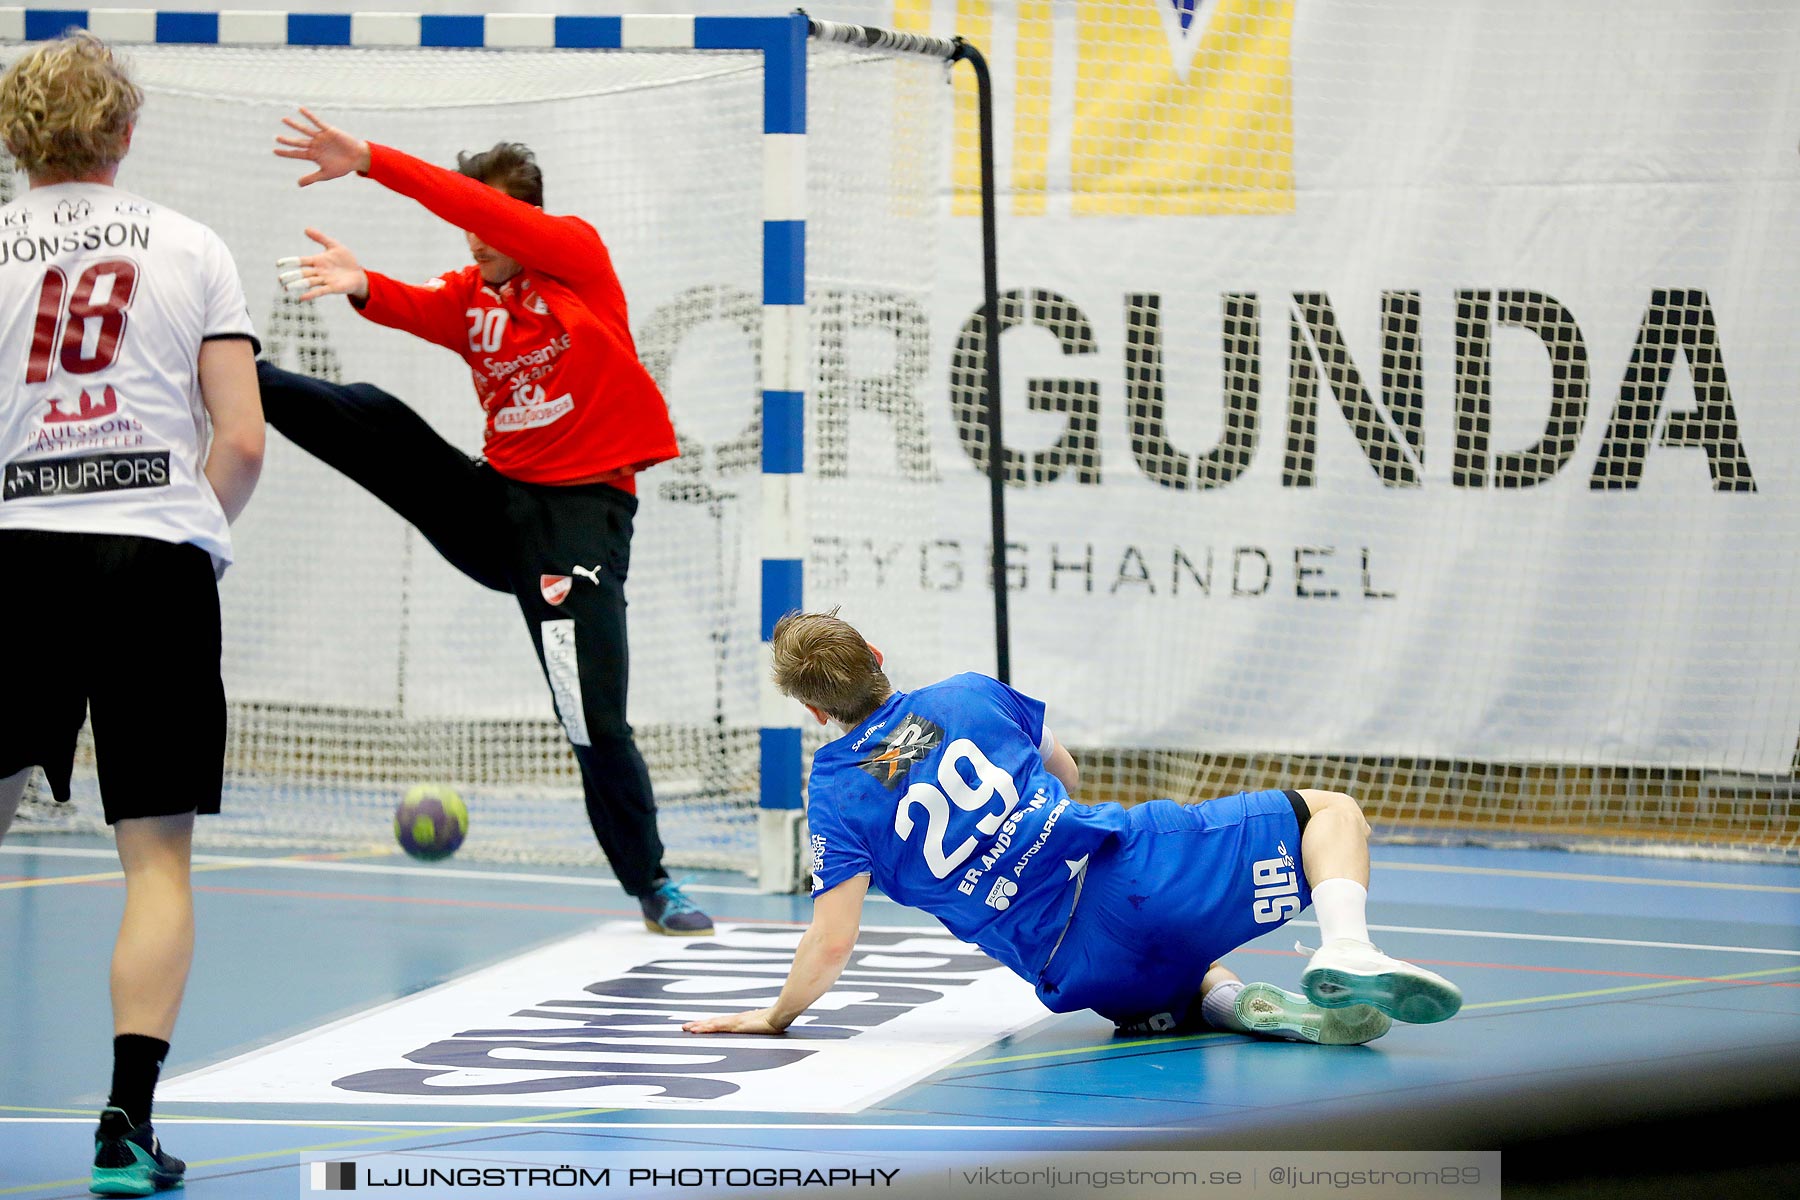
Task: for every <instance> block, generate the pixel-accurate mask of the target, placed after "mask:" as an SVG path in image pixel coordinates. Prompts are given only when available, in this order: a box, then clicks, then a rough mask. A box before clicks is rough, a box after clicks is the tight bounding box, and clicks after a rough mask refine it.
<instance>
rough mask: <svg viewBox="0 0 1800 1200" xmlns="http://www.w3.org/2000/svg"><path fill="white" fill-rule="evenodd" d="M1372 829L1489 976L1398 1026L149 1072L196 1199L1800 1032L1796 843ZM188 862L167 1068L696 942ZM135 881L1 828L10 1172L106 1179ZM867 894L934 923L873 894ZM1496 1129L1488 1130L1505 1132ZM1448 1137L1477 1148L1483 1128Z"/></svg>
mask: <svg viewBox="0 0 1800 1200" xmlns="http://www.w3.org/2000/svg"><path fill="white" fill-rule="evenodd" d="M1374 860H1375V861H1374V871H1373V883H1372V887H1371V902H1370V920H1371V924H1372V926H1373V928H1374V930H1375V936H1376V939H1377V941H1378V942H1379V943H1380V944H1381V945H1382V946H1383V948H1384V949H1386V950H1387V951H1388V952H1389V953H1392V954H1396V955H1399V956H1401V957H1405V958H1408V959H1411V960H1414V961H1416V962H1419V963H1421V964H1425V965H1428V966H1430V967H1432V968H1433V969H1435V970H1437V971H1439V972H1441V973H1443V974H1445V975H1448V976H1450V977H1451V978H1453V979H1454V980H1456V981H1457V982H1458V983H1459V984H1460V985H1461V986H1462V988H1463V990H1464V993H1465V995H1466V998H1467V1002H1466V1005H1465V1007H1464V1009H1463V1010H1462V1012H1461V1014H1460V1015H1458V1016H1457V1017H1456V1018H1455V1019H1453V1020H1452V1021H1450V1022H1447V1023H1445V1024H1442V1025H1435V1026H1405V1025H1396V1026H1395V1027H1394V1029H1393V1031H1392V1032H1391V1033H1390V1034H1389V1035H1388V1036H1387V1037H1385V1038H1383V1039H1381V1040H1380V1041H1377V1042H1375V1043H1373V1044H1371V1045H1369V1046H1366V1047H1354V1048H1329V1047H1316V1046H1310V1045H1301V1044H1293V1043H1277V1042H1266V1041H1257V1040H1253V1039H1251V1038H1248V1037H1241V1036H1235V1035H1228V1034H1219V1033H1213V1034H1204V1035H1198V1036H1171V1037H1165V1038H1158V1039H1127V1038H1118V1037H1114V1036H1113V1033H1112V1030H1111V1027H1110V1026H1109V1025H1108V1024H1107V1023H1106V1022H1104V1021H1102V1020H1101V1019H1099V1018H1098V1017H1095V1016H1093V1015H1091V1014H1086V1015H1082V1014H1075V1015H1065V1016H1055V1015H1051V1014H1048V1013H1043V1014H1042V1015H1041V1017H1036V1016H1033V1017H1032V1018H1031V1019H1029V1020H1027V1021H1026V1022H1024V1023H1023V1025H1022V1026H1021V1027H1020V1028H1018V1029H1017V1030H1016V1031H1014V1032H1010V1033H1007V1034H1005V1035H1004V1036H1000V1037H997V1038H994V1039H993V1040H991V1041H988V1042H985V1043H983V1044H981V1045H979V1047H978V1048H975V1049H973V1050H972V1051H970V1052H966V1053H962V1054H960V1056H959V1057H957V1058H956V1059H955V1060H954V1061H950V1062H948V1063H947V1064H945V1065H942V1066H939V1067H936V1068H934V1069H932V1070H931V1071H930V1073H929V1074H927V1075H926V1076H925V1077H923V1078H920V1079H917V1080H916V1081H913V1082H909V1083H907V1084H906V1085H905V1086H903V1087H901V1088H900V1089H899V1090H898V1091H894V1092H892V1094H887V1095H883V1096H880V1097H879V1098H877V1099H874V1100H873V1101H871V1102H869V1103H868V1104H866V1105H865V1106H862V1107H861V1108H860V1111H838V1112H835V1113H816V1112H815V1113H807V1112H803V1111H788V1112H781V1113H770V1112H756V1111H711V1110H704V1109H702V1110H692V1111H689V1110H668V1109H662V1110H657V1109H646V1108H644V1107H641V1106H640V1107H628V1106H621V1105H619V1104H617V1103H607V1102H606V1100H605V1099H604V1098H600V1097H596V1096H594V1095H592V1094H589V1095H582V1094H580V1093H579V1092H578V1091H577V1092H574V1093H570V1094H547V1095H544V1096H543V1097H542V1098H541V1100H537V1099H532V1100H527V1101H526V1102H524V1103H518V1102H514V1103H513V1104H511V1105H510V1106H508V1107H504V1108H501V1107H495V1106H492V1105H477V1104H469V1105H462V1104H456V1105H444V1104H442V1103H439V1104H436V1105H432V1106H425V1105H412V1106H408V1105H406V1104H404V1103H401V1104H396V1103H393V1102H391V1100H384V1101H383V1102H381V1103H370V1102H367V1101H366V1100H364V1099H363V1098H361V1097H359V1096H358V1095H357V1094H355V1093H353V1092H344V1093H342V1095H341V1096H340V1097H336V1098H334V1097H332V1096H325V1097H323V1099H320V1098H314V1097H307V1098H306V1099H305V1100H304V1101H290V1100H286V1099H283V1098H282V1097H280V1096H272V1097H270V1098H268V1099H264V1100H260V1101H258V1102H243V1101H239V1102H233V1103H222V1102H221V1103H201V1102H186V1101H176V1100H171V1099H168V1098H166V1097H165V1098H159V1100H158V1107H157V1114H156V1122H157V1128H158V1131H159V1133H160V1134H161V1135H162V1137H163V1139H164V1141H165V1142H166V1143H167V1144H168V1146H169V1149H170V1150H171V1151H173V1152H174V1153H176V1154H178V1155H180V1156H182V1157H184V1158H186V1159H187V1161H188V1163H189V1172H188V1182H187V1192H188V1194H189V1195H191V1196H194V1197H195V1198H196V1200H210V1198H214V1197H218V1198H225V1197H230V1198H233V1200H258V1198H261V1197H283V1198H287V1197H292V1196H295V1195H299V1194H302V1187H303V1182H302V1176H303V1172H304V1170H305V1168H304V1166H303V1165H302V1164H303V1163H304V1162H305V1161H306V1160H310V1159H321V1158H329V1159H345V1160H353V1159H356V1158H357V1157H359V1156H363V1155H372V1154H382V1153H391V1152H396V1151H406V1150H414V1149H418V1148H422V1147H429V1148H433V1149H435V1150H440V1151H443V1152H445V1153H452V1152H457V1151H462V1150H474V1151H480V1152H483V1153H490V1152H501V1151H505V1152H515V1153H519V1154H532V1153H544V1154H555V1155H564V1156H567V1155H581V1154H589V1153H596V1152H604V1153H606V1154H625V1153H633V1152H644V1153H650V1154H661V1155H667V1156H670V1157H672V1158H674V1159H679V1158H680V1157H681V1156H683V1155H689V1154H694V1153H698V1152H702V1151H720V1150H736V1151H744V1152H756V1151H780V1152H784V1153H792V1154H795V1155H798V1156H800V1157H801V1160H806V1159H808V1158H814V1159H816V1158H819V1157H821V1156H823V1157H824V1158H827V1159H831V1160H833V1161H836V1160H838V1159H840V1158H844V1157H845V1156H850V1155H853V1154H854V1153H857V1152H884V1153H897V1154H907V1155H932V1154H943V1153H947V1152H951V1151H957V1150H980V1151H995V1152H1017V1153H1020V1154H1025V1155H1029V1154H1030V1153H1031V1152H1033V1151H1043V1150H1046V1149H1052V1148H1054V1149H1059V1150H1081V1149H1106V1148H1115V1147H1121V1146H1126V1145H1131V1144H1137V1143H1139V1142H1141V1141H1142V1140H1143V1139H1145V1138H1146V1137H1152V1136H1161V1137H1163V1138H1165V1139H1175V1142H1173V1143H1170V1144H1207V1145H1213V1146H1231V1145H1234V1144H1240V1143H1241V1144H1245V1145H1249V1144H1253V1143H1254V1142H1255V1136H1256V1134H1257V1133H1258V1131H1262V1133H1263V1135H1264V1137H1265V1140H1266V1138H1267V1131H1268V1130H1270V1129H1272V1128H1273V1129H1304V1128H1306V1127H1307V1126H1306V1123H1307V1122H1308V1121H1309V1120H1313V1123H1314V1125H1315V1126H1316V1125H1317V1124H1318V1121H1317V1119H1318V1118H1330V1117H1334V1116H1336V1117H1339V1118H1341V1121H1342V1123H1341V1124H1340V1125H1339V1128H1340V1129H1341V1130H1342V1131H1343V1132H1342V1134H1341V1137H1340V1138H1339V1139H1338V1140H1339V1142H1340V1143H1341V1144H1342V1145H1344V1146H1348V1147H1354V1146H1357V1145H1359V1144H1362V1143H1360V1142H1358V1141H1357V1140H1354V1139H1357V1138H1370V1137H1373V1138H1375V1139H1376V1140H1382V1139H1381V1137H1380V1135H1379V1134H1370V1133H1369V1132H1368V1129H1369V1126H1368V1124H1367V1123H1366V1122H1365V1123H1364V1125H1362V1126H1357V1125H1356V1124H1355V1122H1354V1120H1353V1119H1352V1118H1354V1117H1355V1115H1356V1114H1365V1115H1366V1114H1383V1120H1384V1121H1387V1122H1390V1123H1391V1122H1399V1123H1400V1124H1405V1123H1406V1122H1407V1120H1408V1117H1407V1114H1409V1113H1410V1114H1421V1115H1423V1114H1442V1113H1444V1112H1447V1111H1452V1110H1456V1109H1463V1110H1470V1109H1471V1107H1472V1106H1473V1107H1474V1108H1479V1106H1480V1105H1481V1104H1482V1103H1483V1102H1484V1101H1486V1100H1492V1099H1494V1098H1502V1097H1512V1096H1517V1095H1519V1094H1521V1093H1523V1094H1526V1095H1530V1094H1532V1092H1533V1089H1537V1090H1539V1091H1540V1092H1542V1093H1543V1094H1549V1093H1550V1091H1551V1090H1553V1089H1556V1088H1557V1087H1558V1086H1559V1085H1561V1084H1565V1083H1569V1082H1576V1083H1579V1082H1582V1081H1590V1080H1594V1079H1606V1078H1616V1079H1635V1078H1644V1077H1646V1073H1647V1077H1649V1078H1653V1079H1662V1080H1665V1081H1668V1082H1669V1085H1670V1087H1671V1088H1672V1089H1673V1090H1675V1091H1680V1090H1682V1088H1683V1086H1684V1085H1682V1084H1681V1083H1680V1080H1682V1079H1685V1078H1688V1077H1689V1076H1690V1075H1691V1076H1692V1077H1693V1078H1707V1077H1708V1075H1707V1073H1708V1070H1709V1067H1719V1066H1721V1065H1724V1066H1729V1065H1730V1064H1733V1063H1741V1062H1743V1061H1744V1060H1746V1058H1748V1059H1750V1060H1757V1059H1764V1060H1768V1061H1779V1060H1781V1059H1782V1058H1783V1057H1784V1056H1786V1057H1788V1058H1790V1059H1791V1057H1792V1056H1793V1055H1794V1053H1795V1052H1796V1049H1800V869H1797V868H1795V867H1793V866H1787V865H1769V864H1746V863H1720V862H1710V861H1695V860H1672V859H1657V858H1637V857H1627V856H1613V855H1588V854H1576V853H1563V852H1555V851H1542V850H1528V849H1521V850H1487V849H1477V848H1438V847H1418V846H1390V845H1378V846H1377V847H1376V848H1375V851H1374ZM196 861H197V870H196V874H195V887H196V892H197V905H198V913H197V916H198V925H199V942H198V952H197V958H196V963H195V967H194V971H193V975H192V977H191V980H190V983H189V986H188V991H187V998H186V1003H185V1006H184V1009H183V1012H182V1016H181V1021H180V1025H179V1027H178V1028H177V1030H176V1034H175V1038H174V1042H173V1048H172V1051H171V1057H170V1060H169V1062H168V1063H167V1065H166V1067H165V1069H164V1074H163V1079H164V1081H165V1087H169V1086H171V1084H170V1081H172V1080H178V1079H180V1078H181V1077H183V1076H186V1075H189V1074H191V1073H193V1072H196V1071H199V1070H201V1069H203V1068H207V1067H210V1066H213V1065H215V1064H222V1063H231V1062H233V1061H235V1060H238V1059H240V1058H243V1057H245V1056H250V1055H255V1054H256V1053H257V1052H259V1051H261V1050H263V1049H265V1048H268V1047H271V1046H273V1045H276V1044H278V1043H281V1044H286V1043H288V1042H290V1041H292V1040H295V1039H298V1040H299V1041H300V1042H301V1043H302V1044H304V1041H305V1038H306V1037H307V1036H308V1035H310V1034H312V1033H314V1032H316V1031H320V1030H326V1029H329V1028H335V1027H338V1026H340V1025H341V1024H342V1023H344V1022H346V1021H347V1020H353V1019H355V1018H357V1017H358V1016H360V1015H364V1014H370V1013H379V1012H381V1011H385V1008H386V1006H392V1005H395V1004H396V1003H397V1002H403V1001H405V1000H406V999H407V998H409V997H416V996H419V995H420V994H422V993H425V992H427V991H428V990H430V989H441V988H444V987H445V986H446V985H454V984H455V983H456V982H457V981H459V980H463V979H465V978H467V977H470V976H472V975H475V974H476V973H478V972H482V971H487V970H488V969H490V968H495V967H501V968H502V969H501V970H499V971H498V972H494V971H489V973H488V976H483V978H487V977H498V978H502V979H503V978H504V976H505V974H506V970H505V967H504V964H509V963H512V962H514V961H520V960H522V958H523V956H528V955H531V954H532V953H533V952H535V951H538V950H540V949H541V948H543V947H546V946H551V945H554V944H556V943H557V942H559V941H562V940H565V939H569V938H571V937H573V936H575V935H578V934H581V933H582V932H583V931H591V930H595V929H598V928H601V927H609V928H613V929H615V930H617V931H618V932H617V935H616V937H615V939H614V940H615V941H618V942H620V943H621V944H622V945H623V952H625V953H627V954H638V955H641V956H642V958H643V959H645V960H646V961H648V960H652V959H654V958H656V957H657V956H658V955H661V954H665V953H669V952H672V951H674V950H677V949H679V948H680V947H679V945H678V944H672V943H676V940H675V939H662V938H656V937H654V936H652V935H650V934H648V933H644V932H636V931H631V930H630V928H629V925H628V924H626V923H627V922H629V921H631V920H633V919H635V917H636V909H635V905H634V903H633V902H632V901H631V900H630V899H629V898H628V897H626V896H625V895H624V894H623V893H622V892H621V891H620V890H619V888H618V887H617V885H616V884H615V883H614V882H613V881H612V880H611V879H610V878H609V877H605V876H604V875H603V874H597V873H593V872H581V871H572V870H551V869H531V868H500V867H487V866H482V865H478V864H462V863H459V862H457V861H456V860H454V859H453V860H450V861H449V862H448V863H445V864H439V865H435V866H428V865H425V864H420V863H415V862H411V861H409V860H407V859H405V858H404V857H400V856H398V855H397V854H392V853H385V852H380V851H372V852H370V853H368V854H365V855H332V856H311V857H309V856H279V857H277V856H257V855H251V854H229V855H227V854H219V853H207V852H201V853H199V854H198V855H197V860H196ZM689 890H690V892H691V893H692V894H693V895H694V896H695V898H696V899H698V900H699V901H700V902H701V903H702V904H703V905H704V906H705V907H706V908H707V909H708V911H710V912H711V913H712V914H713V915H714V916H715V917H716V918H717V919H719V920H720V921H722V922H725V921H730V922H744V923H750V924H753V925H755V926H757V927H759V928H763V929H770V928H776V927H782V926H789V925H791V926H794V927H798V926H801V925H804V923H805V922H806V920H807V916H808V911H809V908H810V901H808V900H806V899H805V898H803V897H772V896H764V895H759V894H758V893H757V892H756V890H755V888H754V887H753V886H752V884H751V883H750V881H748V880H746V879H745V878H743V877H741V876H737V875H733V874H729V873H716V872H700V873H695V874H694V875H693V876H691V878H690V882H689ZM122 898H123V889H122V883H121V880H120V875H119V872H118V864H117V860H116V858H115V857H114V856H113V854H112V850H111V847H110V844H109V843H108V842H107V841H105V840H104V839H100V838H92V837H88V838H77V837H71V836H67V835H61V836H52V835H44V834H33V833H30V832H24V831H15V833H14V834H13V836H12V837H10V838H9V840H8V841H7V843H6V844H5V845H4V846H0V964H3V965H4V970H3V971H0V1014H3V1017H0V1197H8V1198H16V1200H51V1198H53V1197H76V1196H83V1195H86V1194H87V1193H86V1182H87V1173H86V1165H87V1163H88V1161H89V1158H90V1156H91V1145H92V1144H91V1141H90V1138H91V1131H92V1129H93V1123H94V1113H95V1111H96V1108H97V1106H98V1104H99V1102H100V1101H101V1099H102V1098H103V1096H104V1093H105V1090H106V1087H107V1083H108V1078H109V1070H110V1041H109V1039H110V1033H111V1028H110V1018H109V1011H108V1006H107V960H108V955H109V952H110V949H111V945H112V940H113V936H114V930H115V929H116V926H117V922H118V917H119V912H120V907H121V902H122ZM866 923H868V924H869V925H876V926H882V927H909V926H914V925H926V924H929V923H930V922H929V919H928V918H924V917H922V916H920V915H919V914H916V913H911V912H908V911H905V910H902V909H900V908H899V907H898V906H895V905H893V904H891V903H888V902H886V901H884V900H881V899H879V898H873V899H872V900H871V903H870V906H869V909H868V911H867V914H866ZM640 929H641V927H640ZM1316 935H1317V930H1316V928H1315V927H1313V926H1312V925H1311V923H1310V921H1309V920H1307V919H1306V917H1304V916H1303V918H1302V919H1301V920H1299V921H1296V922H1294V923H1292V924H1290V925H1289V926H1287V927H1285V928H1283V929H1281V930H1279V931H1277V932H1274V933H1271V934H1269V935H1267V936H1265V937H1263V938H1262V939H1260V940H1259V941H1257V942H1255V943H1253V944H1251V945H1249V946H1247V947H1244V948H1243V949H1241V950H1239V951H1237V952H1236V953H1234V954H1232V955H1231V956H1230V957H1229V958H1228V959H1227V962H1228V964H1229V965H1230V966H1232V967H1233V968H1234V969H1235V970H1236V971H1237V972H1238V973H1239V974H1240V975H1242V976H1244V977H1245V978H1247V979H1267V980H1269V981H1271V982H1274V983H1277V984H1281V985H1284V986H1287V987H1289V988H1292V987H1294V986H1295V983H1296V981H1297V978H1298V974H1299V970H1300V967H1301V965H1302V963H1303V961H1304V960H1303V958H1302V957H1301V955H1300V954H1299V952H1298V951H1296V949H1295V942H1296V940H1300V941H1307V942H1316ZM747 1006H748V1005H746V1007H747ZM252 1061H253V1062H254V1061H256V1060H254V1059H252ZM1714 1074H1716V1072H1714ZM802 1107H803V1104H802ZM1496 1119H1497V1120H1499V1119H1505V1118H1496ZM1387 1127H1389V1128H1392V1127H1393V1125H1392V1124H1390V1125H1389V1126H1387ZM1503 1133H1504V1130H1502V1129H1500V1128H1498V1127H1493V1128H1492V1129H1491V1135H1492V1143H1491V1148H1499V1146H1500V1144H1501V1142H1502V1141H1503V1140H1504V1139H1503V1136H1502V1135H1503ZM1447 1136H1448V1135H1447ZM1458 1136H1459V1138H1460V1140H1461V1141H1462V1142H1463V1143H1464V1144H1465V1145H1474V1146H1477V1147H1479V1146H1481V1144H1482V1139H1483V1136H1484V1134H1483V1131H1482V1130H1481V1129H1480V1128H1477V1129H1476V1130H1475V1131H1474V1132H1473V1133H1471V1132H1469V1131H1468V1130H1464V1131H1463V1132H1462V1133H1461V1134H1460V1135H1458ZM1345 1139H1350V1140H1345ZM1332 1141H1333V1139H1332V1138H1331V1137H1329V1136H1327V1137H1325V1138H1324V1139H1323V1140H1321V1139H1320V1138H1318V1137H1317V1136H1312V1137H1310V1139H1308V1140H1306V1141H1305V1144H1309V1145H1330V1144H1332ZM1296 1144H1299V1143H1298V1142H1297V1143H1296ZM1559 1194H1560V1193H1559ZM1647 1194H1648V1193H1647Z"/></svg>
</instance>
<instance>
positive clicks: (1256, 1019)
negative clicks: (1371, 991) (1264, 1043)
mask: <svg viewBox="0 0 1800 1200" xmlns="http://www.w3.org/2000/svg"><path fill="white" fill-rule="evenodd" d="M1236 1009H1237V1019H1238V1020H1240V1021H1242V1022H1243V1023H1244V1027H1245V1028H1246V1029H1248V1030H1250V1032H1252V1033H1257V1034H1262V1035H1263V1036H1265V1037H1279V1038H1288V1039H1290V1040H1292V1041H1296V1042H1316V1043H1318V1044H1319V1045H1321V1046H1360V1045H1362V1044H1363V1043H1364V1042H1372V1041H1374V1040H1375V1039H1376V1038H1378V1037H1380V1036H1381V1035H1382V1034H1384V1033H1386V1032H1387V1031H1388V1030H1389V1029H1390V1028H1392V1026H1393V1024H1394V1023H1393V1021H1391V1020H1389V1019H1388V1016H1387V1014H1386V1013H1383V1012H1380V1011H1379V1010H1377V1009H1374V1008H1371V1007H1369V1006H1368V1005H1367V1004H1352V1005H1351V1006H1349V1007H1348V1008H1320V1007H1319V1006H1318V1005H1316V1004H1314V1003H1313V1002H1312V1001H1310V1000H1308V999H1307V998H1306V997H1305V996H1297V995H1295V994H1294V993H1293V992H1288V991H1283V990H1282V989H1281V988H1278V987H1276V986H1275V985H1274V984H1272V983H1246V984H1245V985H1244V989H1243V990H1242V991H1241V992H1239V993H1238V998H1237V1005H1236Z"/></svg>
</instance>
